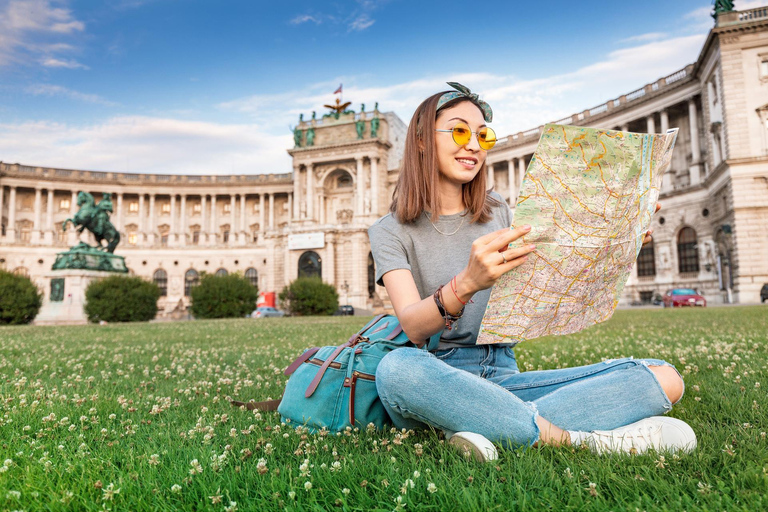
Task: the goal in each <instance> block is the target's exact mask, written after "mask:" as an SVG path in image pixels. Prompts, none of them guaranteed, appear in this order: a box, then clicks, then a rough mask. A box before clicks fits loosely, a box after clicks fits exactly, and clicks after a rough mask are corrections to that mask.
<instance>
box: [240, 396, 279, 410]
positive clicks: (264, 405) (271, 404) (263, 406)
mask: <svg viewBox="0 0 768 512" xmlns="http://www.w3.org/2000/svg"><path fill="white" fill-rule="evenodd" d="M282 400H283V399H282V397H281V398H278V399H277V400H266V401H264V402H238V401H237V400H230V403H231V404H232V405H234V406H235V407H245V408H246V409H248V410H249V411H252V410H254V409H258V410H260V411H276V410H277V407H278V406H279V405H280V402H281V401H282Z"/></svg>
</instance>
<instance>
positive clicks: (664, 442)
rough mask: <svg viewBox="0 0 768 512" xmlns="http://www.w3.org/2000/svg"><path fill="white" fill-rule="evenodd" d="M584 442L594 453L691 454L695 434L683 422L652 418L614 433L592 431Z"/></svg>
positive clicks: (660, 417) (621, 428) (662, 417)
mask: <svg viewBox="0 0 768 512" xmlns="http://www.w3.org/2000/svg"><path fill="white" fill-rule="evenodd" d="M585 443H586V445H587V446H589V448H590V449H591V450H592V451H593V452H595V453H599V454H602V453H620V452H624V453H630V454H636V453H644V452H646V451H648V450H656V451H660V452H663V451H669V452H676V451H683V452H691V451H693V449H694V448H696V434H695V433H694V432H693V429H692V428H691V427H690V426H689V425H688V424H687V423H686V422H684V421H682V420H678V419H676V418H667V417H666V416H652V417H650V418H645V419H643V420H640V421H637V422H635V423H632V424H630V425H627V426H625V427H619V428H617V429H614V430H595V431H593V432H590V434H589V435H588V436H587V437H586V439H585Z"/></svg>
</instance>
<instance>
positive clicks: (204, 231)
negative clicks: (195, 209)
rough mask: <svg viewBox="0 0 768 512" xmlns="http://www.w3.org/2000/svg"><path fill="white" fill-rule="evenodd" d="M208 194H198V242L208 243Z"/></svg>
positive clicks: (201, 243)
mask: <svg viewBox="0 0 768 512" xmlns="http://www.w3.org/2000/svg"><path fill="white" fill-rule="evenodd" d="M207 203H208V196H206V195H205V194H200V239H199V241H198V244H200V245H205V244H207V243H208V204H207Z"/></svg>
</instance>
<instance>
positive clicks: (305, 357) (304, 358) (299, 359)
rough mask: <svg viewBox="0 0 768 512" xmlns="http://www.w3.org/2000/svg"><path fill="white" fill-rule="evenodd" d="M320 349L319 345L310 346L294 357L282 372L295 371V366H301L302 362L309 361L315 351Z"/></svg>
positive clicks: (290, 372)
mask: <svg viewBox="0 0 768 512" xmlns="http://www.w3.org/2000/svg"><path fill="white" fill-rule="evenodd" d="M318 350H320V347H312V348H310V349H307V350H306V352H304V353H303V354H301V355H300V356H299V357H297V358H296V360H295V361H294V362H292V363H291V364H290V365H289V366H288V368H286V369H285V371H283V374H285V375H290V374H292V373H293V372H295V371H296V368H298V367H299V366H301V365H302V364H303V363H305V362H307V361H309V359H310V358H311V357H312V356H313V355H315V354H316V353H317V351H318Z"/></svg>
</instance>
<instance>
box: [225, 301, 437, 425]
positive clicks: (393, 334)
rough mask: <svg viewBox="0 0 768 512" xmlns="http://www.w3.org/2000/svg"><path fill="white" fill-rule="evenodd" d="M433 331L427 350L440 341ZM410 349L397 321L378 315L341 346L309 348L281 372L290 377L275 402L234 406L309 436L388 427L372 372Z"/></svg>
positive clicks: (237, 404) (391, 317)
mask: <svg viewBox="0 0 768 512" xmlns="http://www.w3.org/2000/svg"><path fill="white" fill-rule="evenodd" d="M441 334H442V332H438V333H437V334H435V335H433V336H432V337H431V338H430V339H429V343H428V344H427V345H426V349H427V350H434V349H436V348H437V345H438V343H439V341H440V335H441ZM401 347H415V345H414V344H413V343H411V342H410V341H409V340H408V337H407V336H406V334H405V332H403V328H402V327H401V326H400V322H399V321H398V320H397V317H395V316H392V315H379V316H377V317H375V318H374V319H373V320H371V321H370V322H368V324H366V326H365V327H363V328H362V329H360V331H358V332H357V333H356V334H355V335H353V336H352V337H351V338H349V340H348V341H347V342H346V343H343V344H341V345H339V346H329V347H313V348H310V349H308V350H307V351H305V352H304V353H303V354H301V355H300V356H299V357H298V358H297V359H296V360H295V361H294V362H293V363H291V365H290V366H288V368H286V370H285V372H284V373H285V375H290V378H289V379H288V383H287V384H286V385H285V392H284V393H283V397H282V398H281V399H280V400H271V401H268V402H236V401H233V402H232V404H233V405H235V406H244V407H246V408H248V409H251V410H252V409H259V410H275V409H276V410H277V411H278V412H279V413H280V416H281V417H282V420H283V421H284V422H289V421H290V423H291V424H293V425H294V426H296V425H303V426H306V427H308V428H309V429H310V431H312V432H314V431H317V430H320V429H323V428H324V429H327V430H330V431H333V432H339V431H342V430H344V429H346V428H347V427H353V428H354V427H360V428H365V427H366V426H367V425H369V424H373V425H374V426H375V427H376V428H377V429H382V428H384V426H385V425H388V424H390V423H391V422H390V420H389V416H388V415H387V412H386V411H385V410H384V406H383V405H382V403H381V400H380V399H379V395H378V393H377V391H376V367H377V366H378V365H379V361H381V359H382V358H383V357H384V356H385V355H387V354H388V353H389V352H390V351H391V350H395V349H397V348H401Z"/></svg>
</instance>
